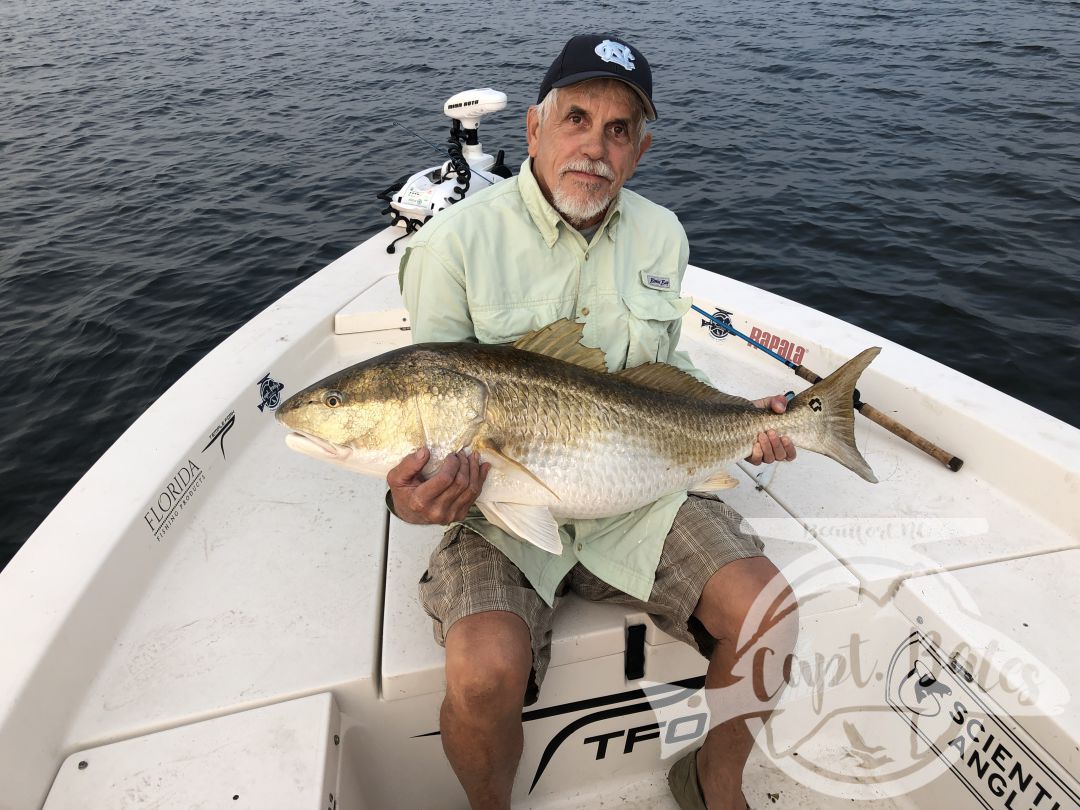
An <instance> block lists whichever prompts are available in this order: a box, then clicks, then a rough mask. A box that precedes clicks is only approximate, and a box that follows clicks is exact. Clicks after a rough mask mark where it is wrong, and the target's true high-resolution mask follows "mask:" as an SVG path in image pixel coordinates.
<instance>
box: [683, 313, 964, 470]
mask: <svg viewBox="0 0 1080 810" xmlns="http://www.w3.org/2000/svg"><path fill="white" fill-rule="evenodd" d="M690 308H691V309H693V310H694V312H697V313H699V314H701V315H704V316H705V317H706V318H708V319H709V321H710V322H711V323H713V324H715V325H716V326H719V327H720V328H721V329H723V330H724V331H725V332H728V333H730V334H732V335H734V336H735V337H737V338H742V339H743V340H745V341H746V342H747V343H749V344H750V345H751V346H753V347H754V348H755V349H761V351H763V352H765V354H767V355H769V356H770V357H772V358H774V359H776V360H779V361H780V362H781V363H783V364H784V365H785V366H787V367H788V368H790V369H791V370H792V371H794V372H795V373H796V374H798V375H799V376H800V377H802V378H803V379H804V380H806V381H807V382H809V383H810V384H811V385H812V384H814V383H819V382H821V380H822V378H821V376H820V375H818V374H815V373H814V372H813V371H811V370H810V369H808V368H807V367H806V366H803V365H800V364H798V363H793V362H792V361H791V360H788V359H787V358H786V357H783V356H781V355H779V354H777V353H776V352H774V351H773V350H772V349H770V348H769V347H768V346H764V345H762V344H761V343H758V342H757V341H756V340H754V339H753V338H752V337H750V336H749V335H744V334H743V333H742V332H740V331H739V330H738V329H736V328H735V327H734V326H732V325H731V324H729V323H724V322H723V321H722V320H720V319H719V318H717V317H715V316H713V315H710V314H709V313H708V312H706V311H705V310H703V309H702V308H701V307H699V306H697V305H696V304H691V305H690ZM853 404H854V406H855V410H857V411H858V412H859V413H861V414H862V415H863V416H865V417H866V418H867V419H869V420H870V421H871V422H874V423H876V424H878V425H881V426H882V427H883V428H885V429H886V430H887V431H889V432H890V433H892V434H894V435H896V436H899V437H900V438H901V439H903V440H904V441H906V442H908V443H909V444H912V445H914V446H915V447H918V448H919V449H920V450H922V451H923V452H924V453H926V454H927V455H929V456H932V457H933V458H935V459H937V460H938V461H940V462H941V463H942V464H944V465H945V466H946V467H948V468H949V469H950V470H952V471H953V472H956V471H957V470H959V469H960V468H961V467H963V466H964V461H963V459H960V458H957V457H956V456H954V455H953V454H952V453H949V452H948V451H945V450H942V449H941V448H940V447H938V446H937V445H936V444H934V443H933V442H930V441H928V440H926V439H924V438H923V437H922V436H920V435H919V434H918V433H916V432H915V431H913V430H912V429H911V428H908V427H905V426H904V425H902V424H900V423H899V422H897V421H896V420H895V419H893V418H892V417H891V416H888V415H886V414H884V413H882V412H881V411H879V410H878V409H877V408H875V407H874V406H873V405H870V404H868V403H866V402H863V401H862V400H861V398H860V397H859V389H857V388H856V389H855V401H854V403H853Z"/></svg>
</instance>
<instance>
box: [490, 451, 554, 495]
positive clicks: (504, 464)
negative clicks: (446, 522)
mask: <svg viewBox="0 0 1080 810" xmlns="http://www.w3.org/2000/svg"><path fill="white" fill-rule="evenodd" d="M473 447H474V448H475V449H477V450H479V451H480V460H481V461H482V462H484V461H486V462H487V463H488V464H490V465H491V466H492V468H493V469H496V470H498V471H499V472H501V473H502V474H503V475H505V476H506V477H507V478H515V477H516V478H520V477H521V476H522V475H524V476H525V477H526V478H528V479H529V480H531V481H533V482H535V483H536V484H538V485H539V486H540V487H542V488H543V489H544V491H546V492H548V493H549V494H550V495H551V496H552V497H553V498H554V499H555V500H557V501H558V500H561V499H560V498H559V493H557V492H556V491H555V490H553V489H552V488H551V487H549V486H548V485H547V484H545V483H544V482H543V481H542V480H541V479H540V477H539V476H537V475H536V473H534V472H533V471H532V470H530V469H529V468H528V467H526V466H525V465H524V464H522V463H521V462H520V461H518V460H517V459H515V458H511V457H510V456H508V455H506V453H504V452H502V450H500V449H499V448H497V447H496V446H495V445H493V444H492V443H491V442H489V441H486V440H484V439H479V440H477V441H476V442H474V443H473Z"/></svg>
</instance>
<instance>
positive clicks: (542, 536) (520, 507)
mask: <svg viewBox="0 0 1080 810" xmlns="http://www.w3.org/2000/svg"><path fill="white" fill-rule="evenodd" d="M476 505H477V506H478V507H479V508H480V511H481V512H483V513H484V517H486V518H487V519H488V520H489V521H490V522H491V523H493V524H495V525H496V526H498V527H499V528H500V529H502V530H503V531H505V532H509V533H510V534H512V535H514V536H516V537H520V538H521V539H522V540H525V541H526V542H529V543H532V544H533V545H534V546H537V547H539V548H542V549H543V550H544V551H548V552H550V553H552V554H562V538H561V537H560V536H559V524H558V523H556V522H555V518H553V517H552V516H551V511H550V510H549V509H548V508H547V507H546V506H535V505H533V504H527V503H508V502H505V501H503V502H498V501H494V502H493V501H477V502H476Z"/></svg>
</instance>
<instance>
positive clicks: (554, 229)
mask: <svg viewBox="0 0 1080 810" xmlns="http://www.w3.org/2000/svg"><path fill="white" fill-rule="evenodd" d="M518 191H519V193H520V194H521V199H522V200H523V201H524V203H525V210H526V211H528V212H529V217H530V218H531V219H532V221H533V224H534V225H535V226H536V228H537V230H539V231H540V235H541V236H543V237H544V241H545V242H547V246H548V247H552V246H553V245H554V244H555V243H556V242H557V241H559V225H560V223H561V224H562V226H563V227H564V228H568V229H570V228H573V226H572V225H570V224H569V223H568V222H567V221H566V220H564V219H563V218H562V216H560V215H559V212H558V211H556V210H555V209H554V207H552V205H551V203H549V202H548V201H547V197H545V196H544V192H543V191H541V190H540V184H539V183H537V182H536V178H535V177H533V173H532V158H525V162H524V163H522V164H521V171H520V172H519V173H518ZM621 202H622V191H621V190H620V191H619V194H618V196H616V197H615V199H614V201H613V202H612V203H611V205H609V206H608V210H607V213H606V214H605V215H604V219H603V221H602V222H601V223H600V227H599V228H598V229H597V231H596V234H595V236H594V237H593V239H594V240H595V239H598V238H599V237H600V236H601V235H602V234H605V233H606V234H607V235H608V238H610V239H614V238H615V230H616V228H617V227H618V223H619V209H620V205H621Z"/></svg>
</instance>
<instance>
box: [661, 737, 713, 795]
mask: <svg viewBox="0 0 1080 810" xmlns="http://www.w3.org/2000/svg"><path fill="white" fill-rule="evenodd" d="M697 752H698V749H697V748H695V749H694V750H693V751H691V752H690V753H689V754H687V755H686V756H684V757H683V758H682V759H680V760H677V761H676V762H675V764H674V765H672V766H671V770H669V771H668V775H667V783H668V789H669V790H670V791H671V795H672V796H674V797H675V801H676V802H677V803H678V805H679V808H680V810H709V808H708V807H707V806H706V804H705V795H704V794H703V793H702V792H701V783H700V782H698V776H697Z"/></svg>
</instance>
